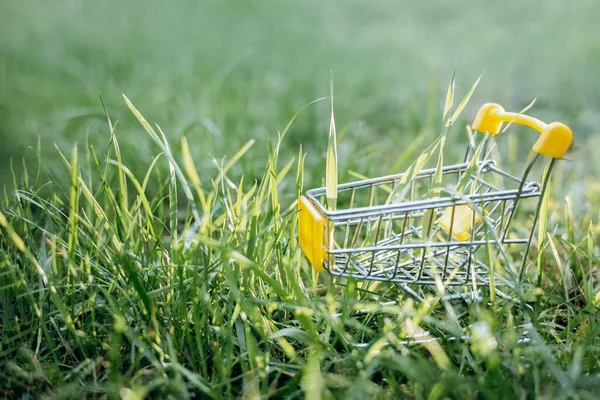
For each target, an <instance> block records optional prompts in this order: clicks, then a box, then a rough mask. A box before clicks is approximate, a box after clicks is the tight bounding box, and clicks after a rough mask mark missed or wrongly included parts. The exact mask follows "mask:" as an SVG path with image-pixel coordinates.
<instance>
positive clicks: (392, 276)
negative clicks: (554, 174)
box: [306, 157, 549, 288]
mask: <svg viewBox="0 0 600 400" xmlns="http://www.w3.org/2000/svg"><path fill="white" fill-rule="evenodd" d="M536 160H537V157H534V158H533V159H532V160H531V162H530V164H529V165H528V167H527V168H526V170H525V174H524V176H523V177H522V178H521V179H520V178H517V177H515V176H513V175H510V174H508V173H506V172H504V171H502V170H500V169H498V168H496V167H495V164H494V162H493V161H491V160H487V161H482V162H479V164H478V173H477V174H473V175H472V176H471V177H470V179H471V184H475V185H476V187H475V190H474V192H473V193H471V194H469V195H466V196H447V197H442V198H437V199H432V200H415V197H416V196H415V192H416V188H415V182H418V181H427V180H428V181H429V183H430V185H429V186H431V184H432V183H433V176H434V174H435V173H436V170H435V169H427V170H423V171H421V172H420V173H419V174H417V176H416V177H415V178H414V180H412V181H411V182H410V185H411V186H410V194H409V196H410V201H407V202H402V203H398V204H383V205H379V204H377V205H376V204H374V193H375V189H376V188H377V187H379V186H381V185H392V186H395V185H396V184H398V182H400V180H401V179H402V174H397V175H390V176H385V177H381V178H375V179H367V180H361V181H357V182H353V183H347V184H342V185H339V186H338V193H344V192H348V191H349V192H350V205H349V207H348V208H346V209H341V210H337V211H329V210H327V209H326V208H325V207H324V205H323V204H322V203H321V202H320V201H319V198H322V197H323V196H324V195H325V188H318V189H312V190H309V191H308V192H307V193H306V196H307V198H308V199H310V200H311V201H312V202H313V203H314V205H315V206H316V207H317V208H318V209H319V211H320V212H321V213H322V214H323V215H324V216H325V217H326V219H327V221H328V227H327V230H328V232H324V243H327V244H330V243H333V242H337V241H335V240H334V239H335V238H336V232H337V231H339V230H342V231H343V234H342V235H341V237H342V238H341V239H340V240H339V242H341V243H336V245H333V244H332V245H327V246H326V247H327V252H328V254H329V257H328V259H327V260H326V261H325V263H324V267H325V268H326V269H327V270H328V271H329V272H330V273H331V274H332V275H338V276H343V277H355V278H359V279H369V280H380V281H391V282H397V283H400V284H402V286H403V287H404V288H407V286H406V284H408V283H417V284H433V283H435V282H436V278H439V279H441V280H442V281H443V282H444V283H445V284H448V285H466V284H473V285H474V286H481V285H487V284H488V283H489V277H490V274H491V272H490V266H489V265H487V264H486V263H484V262H482V261H480V260H479V259H477V258H476V257H475V253H476V252H477V251H478V250H479V249H480V248H481V247H484V246H485V247H486V248H487V249H488V251H489V248H490V246H491V247H495V248H496V250H498V249H497V247H499V246H503V245H513V244H516V245H525V246H526V247H525V251H524V261H523V265H522V267H521V271H522V270H523V266H524V264H525V258H526V257H527V252H528V251H529V247H530V243H531V240H532V233H530V235H529V238H528V239H525V238H516V239H515V238H509V237H508V232H509V228H510V225H511V222H512V218H513V217H514V215H515V212H516V207H517V204H518V203H519V201H520V200H522V199H525V198H529V197H540V196H541V195H543V193H544V189H545V186H546V184H547V180H545V181H544V185H543V187H542V186H541V185H540V184H539V183H537V182H527V181H526V178H527V176H528V174H529V172H530V170H531V168H532V166H533V164H534V163H535V161H536ZM467 167H468V163H462V164H456V165H451V166H447V167H444V168H443V169H442V173H443V174H444V175H448V174H455V175H456V176H458V177H460V176H461V174H464V173H465V171H466V170H467ZM488 174H489V175H494V176H497V177H500V178H502V179H503V180H505V181H508V182H511V183H512V184H513V185H517V188H516V189H508V190H502V189H501V188H499V187H497V186H495V185H494V184H493V183H491V180H486V179H484V178H482V176H483V177H485V176H487V175H488ZM548 175H549V174H548ZM361 189H362V190H368V191H369V194H368V199H369V202H368V205H366V206H360V207H355V206H354V202H355V198H356V194H357V191H358V190H361ZM463 204H470V205H471V206H473V205H475V208H473V209H476V211H477V212H478V213H479V214H480V215H481V216H482V217H483V222H482V223H481V224H479V225H478V226H477V227H476V224H475V212H473V213H472V218H473V220H472V224H471V226H472V227H474V228H473V231H472V235H471V238H470V240H468V241H466V242H464V241H462V242H461V241H458V240H454V238H453V237H452V226H453V225H454V223H453V220H454V210H455V208H454V207H456V206H459V205H463ZM540 204H541V198H540V201H539V202H538V207H537V211H536V214H535V216H534V226H533V227H532V231H533V229H534V228H535V222H536V221H537V218H538V215H539V209H540ZM448 207H453V209H452V210H453V211H452V216H451V223H450V227H451V228H450V232H447V233H446V235H445V236H444V232H442V231H441V230H440V229H439V228H438V227H436V228H435V229H434V235H433V236H437V239H439V240H437V241H434V240H431V238H432V236H429V238H428V239H427V240H424V238H423V235H422V231H423V227H424V225H423V224H422V223H419V222H423V221H422V220H423V218H424V216H425V214H426V213H427V212H429V215H430V218H429V221H427V222H428V228H427V232H429V231H431V230H432V225H433V221H434V219H435V218H437V217H438V216H439V215H441V213H442V212H443V210H444V209H446V208H448ZM395 223H397V225H398V227H399V230H398V229H396V230H394V224H395ZM363 227H364V228H365V229H366V230H365V232H374V240H373V243H370V244H368V245H364V239H365V237H364V236H366V235H361V232H362V229H363ZM352 230H354V233H353V234H351V231H352ZM532 231H531V232H532ZM490 232H493V233H494V235H490ZM337 236H340V235H339V234H338V235H337ZM360 236H363V237H362V240H363V243H362V245H358V246H357V242H358V240H359V237H360ZM493 236H496V238H494V237H493ZM440 237H441V238H440ZM521 273H522V272H521ZM497 283H498V284H501V285H502V284H507V281H505V280H503V279H502V278H501V277H499V280H498V281H497Z"/></svg>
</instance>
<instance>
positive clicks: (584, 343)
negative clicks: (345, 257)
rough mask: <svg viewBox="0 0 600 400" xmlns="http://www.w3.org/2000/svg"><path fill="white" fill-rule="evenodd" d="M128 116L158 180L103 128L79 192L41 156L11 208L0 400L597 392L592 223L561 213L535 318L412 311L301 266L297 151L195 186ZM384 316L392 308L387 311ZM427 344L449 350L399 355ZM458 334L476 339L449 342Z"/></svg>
mask: <svg viewBox="0 0 600 400" xmlns="http://www.w3.org/2000/svg"><path fill="white" fill-rule="evenodd" d="M128 104H129V106H130V107H131V109H132V111H133V113H134V115H136V116H137V118H138V119H139V120H140V122H141V123H142V126H143V127H144V128H145V130H146V131H147V133H148V134H149V136H150V138H151V140H152V141H153V142H154V143H155V149H156V150H155V159H156V163H153V164H152V165H151V167H150V168H149V169H148V171H147V173H145V174H143V175H141V176H135V175H134V174H133V173H131V171H130V170H129V168H128V167H127V162H128V156H126V155H124V154H122V153H121V151H120V147H119V141H118V135H119V131H118V128H115V125H114V123H113V122H112V120H111V119H110V117H109V118H108V120H107V126H108V128H107V130H108V131H109V132H110V135H109V138H110V146H109V150H108V151H107V152H106V153H98V152H96V150H95V148H94V147H92V146H90V147H86V148H78V147H74V148H73V149H72V151H71V152H70V153H67V154H63V153H60V158H61V159H62V162H63V172H62V173H63V175H64V176H66V177H68V180H69V182H70V183H69V184H66V185H63V184H61V183H60V179H57V180H47V179H46V178H45V176H46V174H47V173H49V171H48V170H46V169H45V167H44V165H43V159H42V158H41V157H40V158H38V161H39V162H40V165H35V166H34V165H29V166H28V169H24V170H22V171H20V172H19V176H21V177H22V179H21V180H19V181H16V182H17V183H16V185H15V186H14V187H12V188H9V189H7V190H6V192H5V193H6V194H5V198H4V201H3V204H2V210H3V211H2V214H0V225H1V226H2V230H1V231H0V232H1V236H0V237H1V238H2V240H1V241H0V246H2V250H1V252H0V254H2V256H1V257H2V259H1V260H0V263H1V265H2V272H1V274H0V311H1V313H0V314H1V316H2V319H3V321H2V323H3V329H2V331H1V337H0V346H1V347H0V360H1V363H2V366H3V367H2V369H1V370H0V377H1V378H2V379H1V380H0V381H1V382H2V384H1V386H0V388H1V390H2V394H3V395H5V396H9V397H10V396H16V395H18V394H25V393H30V392H32V393H37V394H42V393H43V394H45V395H47V396H49V397H54V398H69V397H70V398H78V397H79V396H80V395H81V394H84V395H85V396H89V397H109V398H113V397H119V396H121V397H122V398H144V397H145V396H152V397H161V398H164V397H167V396H170V397H172V398H187V397H196V396H210V397H215V398H229V397H234V396H235V397H237V396H246V397H256V396H266V397H285V396H294V397H302V396H303V395H306V396H307V397H311V398H313V397H314V398H317V397H318V396H320V395H324V396H325V397H329V396H333V397H342V396H351V397H356V398H364V397H365V396H368V397H375V398H388V397H390V396H396V397H403V396H407V397H412V398H442V397H448V396H450V397H456V398H463V397H471V396H477V397H519V396H523V395H525V394H527V395H528V396H542V397H551V398H572V397H580V398H594V397H595V396H596V395H597V393H598V390H600V375H599V374H598V371H599V361H598V360H599V359H600V357H599V350H600V343H599V337H600V335H599V333H600V321H599V320H598V316H597V312H598V306H599V305H600V294H599V293H600V283H599V282H598V280H597V267H596V265H597V264H598V263H599V262H600V255H599V254H598V252H597V248H596V247H595V245H594V244H595V243H597V240H598V232H597V229H598V224H597V216H598V208H597V206H593V207H592V208H590V209H589V210H588V211H587V212H585V207H579V208H578V209H577V210H575V209H574V207H573V204H570V203H565V204H564V205H563V207H562V208H561V207H557V206H556V205H554V206H553V207H551V210H552V211H551V212H549V213H548V224H547V227H548V228H551V229H549V230H548V233H547V242H546V243H547V246H546V248H545V250H544V252H543V254H544V255H545V256H544V257H535V255H532V257H530V263H529V264H530V265H531V267H530V269H529V273H530V274H531V277H528V276H526V280H527V281H528V282H535V281H536V280H537V278H536V277H535V276H536V273H537V271H536V268H535V260H536V259H537V260H538V262H539V263H540V264H539V265H541V266H542V268H543V270H544V274H543V275H542V284H541V286H540V287H536V286H537V285H536V284H535V283H534V284H533V285H531V286H527V287H530V289H528V290H527V291H526V292H525V293H524V296H525V299H526V301H527V302H528V303H529V304H530V305H531V309H530V308H527V307H525V306H523V305H521V306H519V305H515V304H514V303H512V302H510V301H508V300H504V299H498V298H496V299H495V300H493V301H491V299H490V297H489V294H488V293H487V292H486V290H485V288H484V294H483V297H484V301H483V302H482V303H480V304H472V305H468V304H466V303H464V302H458V303H454V304H451V303H447V302H443V301H440V300H439V295H436V294H435V292H429V293H430V295H429V297H427V299H428V300H427V301H426V302H424V303H415V302H413V301H412V299H411V298H410V296H407V295H406V294H405V293H404V292H403V291H402V290H401V289H399V287H397V286H395V285H389V284H374V283H366V282H356V281H352V280H334V279H331V277H329V276H328V275H327V274H320V275H315V273H314V272H313V271H312V270H311V269H310V267H309V265H308V263H307V262H306V261H305V259H304V257H303V256H302V254H301V251H300V250H299V248H298V245H297V241H296V239H295V236H296V218H295V216H294V209H293V199H294V198H295V197H297V196H298V195H299V194H300V193H302V191H303V189H304V188H303V181H304V178H303V177H304V172H305V170H304V164H303V159H304V154H303V153H300V154H299V156H298V157H296V158H292V159H281V157H280V148H281V146H282V143H284V142H285V141H286V140H287V139H288V137H287V135H289V132H288V130H287V129H285V130H283V131H282V132H281V133H280V135H279V139H277V140H276V141H274V142H273V143H272V144H271V145H270V146H269V159H268V162H267V164H266V165H265V166H264V168H263V170H264V173H263V176H262V177H261V178H260V179H259V180H256V181H248V180H246V179H245V178H244V177H243V176H241V177H240V176H238V177H236V176H234V175H233V174H232V173H231V170H232V168H233V166H234V165H236V164H239V163H241V162H242V161H241V160H243V159H244V158H248V157H249V156H250V154H249V153H251V152H252V149H251V147H250V145H248V146H245V147H243V148H242V149H241V150H240V151H239V152H237V153H236V154H235V155H233V156H232V157H231V158H230V159H224V160H222V161H218V160H215V166H216V167H215V172H214V173H213V175H212V177H211V178H210V179H202V178H201V177H200V174H199V173H198V171H197V167H196V166H195V160H194V158H193V157H192V156H191V155H190V153H189V144H188V143H187V142H186V141H185V140H184V142H183V144H182V148H183V150H184V151H183V154H182V155H181V156H175V155H173V153H172V151H171V143H170V142H169V140H168V136H167V135H166V134H163V133H162V131H161V130H160V128H159V127H158V126H153V125H152V124H150V123H148V122H146V120H145V119H144V117H142V116H141V114H139V112H138V111H137V109H135V108H134V107H133V105H132V104H130V103H128ZM452 133H455V132H452V131H451V132H450V134H452ZM418 154H419V150H417V151H415V152H414V153H413V154H411V156H413V157H416V156H418ZM561 164H563V163H561ZM161 166H162V167H163V168H161ZM165 166H166V168H165ZM165 170H167V171H170V172H169V173H166V174H165V173H164V172H163V171H165ZM557 176H558V178H557V179H561V178H562V177H561V174H560V173H558V174H557ZM201 179H202V180H201ZM150 185H153V186H154V187H156V188H157V192H156V194H155V195H153V196H152V197H148V196H147V193H148V187H149V186H150ZM556 186H557V185H555V187H556ZM557 193H558V191H557V190H554V192H553V196H552V198H553V199H556V194H557ZM553 204H554V203H553ZM595 204H597V203H595ZM575 214H577V216H575ZM575 218H578V219H575ZM527 275H529V274H527ZM390 300H395V301H398V304H397V305H392V306H387V305H385V304H382V303H385V302H388V301H390ZM361 309H365V310H368V311H367V312H366V313H354V312H352V310H361ZM424 330H426V331H428V332H429V334H428V335H429V336H432V337H437V338H439V339H441V341H440V342H433V343H427V344H425V345H411V344H406V343H404V342H403V339H404V338H406V337H407V336H408V335H418V334H420V333H421V334H422V333H423V332H424ZM525 331H526V333H525ZM463 335H468V336H470V337H471V338H472V339H471V341H468V342H464V341H462V340H458V341H454V340H451V339H448V338H449V337H451V336H454V337H456V336H463ZM523 335H525V336H526V337H528V338H529V342H527V343H520V342H519V341H518V340H519V339H520V338H521V337H522V336H523ZM490 343H491V344H492V345H491V346H490Z"/></svg>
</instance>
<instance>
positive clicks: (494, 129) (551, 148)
mask: <svg viewBox="0 0 600 400" xmlns="http://www.w3.org/2000/svg"><path fill="white" fill-rule="evenodd" d="M503 122H512V123H516V124H521V125H525V126H528V127H530V128H533V129H535V130H536V131H538V132H539V133H541V135H540V137H539V138H538V140H537V141H536V142H535V144H534V145H533V151H534V152H536V153H538V154H542V155H545V156H549V157H552V158H563V157H564V156H565V154H566V153H567V151H568V150H569V147H570V146H571V142H572V140H573V133H572V132H571V129H570V128H569V127H568V126H567V125H565V124H563V123H561V122H552V123H549V124H546V123H544V122H542V121H540V120H539V119H537V118H533V117H530V116H528V115H524V114H519V113H513V112H506V111H504V108H502V106H501V105H499V104H495V103H487V104H484V105H483V106H481V108H479V112H477V116H476V117H475V120H474V121H473V125H472V126H471V127H472V128H473V130H476V131H479V132H485V133H488V134H490V135H495V134H497V133H499V132H500V129H501V128H502V123H503Z"/></svg>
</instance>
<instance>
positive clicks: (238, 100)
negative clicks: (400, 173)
mask: <svg viewBox="0 0 600 400" xmlns="http://www.w3.org/2000/svg"><path fill="white" fill-rule="evenodd" d="M597 10H598V8H597V2H595V1H592V0H580V1H577V2H570V1H553V2H547V1H527V2H522V1H510V2H472V1H466V0H460V1H453V2H436V3H433V2H395V1H385V0H376V1H368V2H365V1H355V0H351V1H344V2H341V1H337V2H335V1H332V2H322V1H312V0H308V1H302V2H291V1H227V0H226V1H191V0H177V1H171V2H168V3H166V2H162V1H157V0H144V1H141V0H137V1H127V2H120V1H98V2H83V1H75V0H71V1H67V0H62V1H52V2H50V1H39V0H29V1H26V2H25V1H3V2H1V3H0V139H1V140H2V142H1V143H2V144H1V147H0V176H2V178H0V179H6V178H7V175H8V172H9V165H10V159H11V158H13V159H14V160H15V161H16V162H17V163H18V164H20V163H21V161H20V158H21V157H22V156H24V155H27V154H29V155H33V151H32V150H28V148H29V147H34V148H35V146H36V144H37V140H38V137H39V138H40V141H41V145H42V152H43V154H44V158H43V159H44V161H45V163H46V164H47V165H48V167H49V168H50V169H51V170H55V171H59V172H60V171H62V169H61V165H60V159H59V157H58V155H57V152H56V149H55V147H54V144H57V145H58V146H59V148H60V149H62V150H63V151H67V152H69V151H70V150H71V148H72V147H73V144H74V143H78V144H79V146H84V145H85V144H86V140H88V141H89V143H90V144H93V145H94V146H96V147H97V148H99V149H101V150H98V152H99V153H100V154H101V153H102V152H103V151H104V150H105V149H106V148H107V146H108V139H109V136H108V129H107V125H106V122H105V119H104V117H103V110H102V106H101V103H100V99H99V93H102V96H103V97H104V101H105V103H106V105H107V108H108V111H109V113H110V115H111V117H112V118H113V120H118V121H119V123H118V125H117V136H118V138H119V141H120V143H121V147H122V150H123V151H124V153H125V162H126V164H127V165H129V166H130V167H131V168H132V169H134V170H135V171H136V172H138V173H139V172H142V171H144V170H145V168H146V166H147V165H148V164H149V163H150V161H151V158H152V155H154V154H156V152H157V149H155V148H154V147H153V145H152V143H151V141H150V139H149V138H148V137H147V136H146V135H145V134H144V133H143V132H142V130H141V127H140V126H139V124H137V122H135V121H134V119H133V117H132V116H131V114H130V112H129V111H128V110H127V108H126V106H125V103H124V101H123V99H122V97H121V94H122V93H125V94H126V95H127V96H128V97H129V98H130V99H131V100H132V102H133V103H134V104H135V105H136V106H137V107H138V108H139V109H140V111H141V112H142V113H143V114H144V116H145V117H146V118H147V119H148V120H149V121H151V122H156V123H158V124H160V125H161V127H162V128H163V130H164V131H165V132H166V134H167V136H168V137H169V139H170V142H171V143H172V144H173V146H174V147H176V148H177V147H178V146H179V143H180V141H179V139H180V137H182V136H184V135H185V136H187V137H188V140H189V141H190V144H191V146H192V148H193V151H194V157H195V158H196V162H197V165H199V166H202V167H203V168H205V169H206V170H209V169H214V166H213V164H212V162H211V158H210V157H209V156H208V154H209V153H210V154H214V156H215V157H217V158H221V157H223V156H226V155H229V156H231V155H232V154H234V153H235V151H237V150H238V149H239V148H240V147H241V146H242V145H243V144H244V143H245V142H246V141H248V140H249V139H251V138H254V139H256V140H257V142H258V143H257V145H255V147H254V149H253V150H252V151H251V154H252V156H251V157H250V159H249V160H246V161H243V162H242V164H241V165H242V168H243V169H244V172H245V173H247V174H250V175H258V174H260V173H262V170H263V168H264V163H259V162H257V161H258V160H263V159H266V154H267V145H266V142H267V140H269V139H274V138H276V135H277V131H278V130H281V129H283V128H284V127H285V125H286V124H287V122H288V121H289V120H290V118H291V117H292V116H293V115H294V113H295V112H296V111H298V110H299V109H300V108H301V107H302V106H303V105H305V104H306V103H308V102H310V101H311V100H314V99H316V98H319V97H322V96H326V95H328V92H329V76H330V71H331V73H332V74H333V78H334V81H335V111H336V120H337V124H338V130H339V132H340V162H341V169H344V168H353V169H357V170H359V171H360V172H362V173H368V172H371V171H372V172H373V173H376V172H384V171H385V170H386V167H387V168H389V167H390V166H391V165H393V164H394V161H395V160H396V158H397V157H398V154H400V153H401V151H402V149H403V148H404V147H405V146H406V145H408V144H409V143H410V142H411V141H412V140H413V139H414V138H415V137H416V135H417V134H418V133H419V132H423V130H424V129H425V128H426V127H427V126H429V127H433V128H437V127H438V126H439V120H440V118H439V117H440V116H439V113H440V110H441V108H442V104H443V99H444V95H445V90H446V87H447V85H448V82H449V80H450V77H451V74H452V70H453V69H454V65H455V63H458V66H457V82H458V83H457V89H456V90H457V97H462V96H463V95H464V93H466V91H467V90H468V89H469V87H470V86H471V84H472V83H473V82H474V81H475V80H476V79H477V77H478V76H479V75H480V74H481V73H483V72H484V71H485V74H484V77H483V80H482V82H481V84H480V86H479V88H478V89H477V91H476V94H475V96H474V97H473V100H472V101H471V103H470V106H469V108H467V110H466V111H465V118H472V117H473V115H474V113H475V110H476V107H478V106H479V105H480V104H481V103H482V102H486V101H494V102H499V103H502V104H503V105H505V107H506V108H507V109H512V110H518V109H520V108H521V107H523V106H525V105H526V104H528V103H529V102H530V101H531V100H532V99H533V98H534V97H535V96H538V101H537V104H536V106H535V108H534V110H533V111H532V113H533V114H534V115H536V116H539V117H540V118H542V119H548V120H564V121H565V122H567V123H568V124H570V125H571V126H572V127H573V129H574V131H575V134H576V137H577V142H576V143H577V145H578V146H579V147H580V148H581V147H586V144H588V140H590V138H592V137H593V135H594V133H596V132H597V131H598V129H597V128H596V126H598V124H600V113H599V112H598V111H597V110H598V109H599V108H598V106H599V103H600V90H599V89H600V68H598V65H599V64H600V27H599V25H598V22H597V20H598V19H597V17H598V11H597ZM432 111H433V113H432ZM328 122H329V121H328V104H327V102H326V101H323V102H320V103H318V104H317V105H315V106H312V107H310V108H308V109H306V110H305V111H303V112H302V114H301V115H300V117H299V118H298V119H297V120H296V122H295V123H294V125H293V127H292V129H291V131H290V133H289V136H288V138H287V139H286V141H285V144H286V146H287V147H286V148H287V151H288V152H289V154H294V155H295V154H297V151H298V146H299V144H300V143H302V144H303V146H304V150H305V151H306V152H307V153H308V158H307V163H308V164H307V165H308V166H309V167H310V168H309V169H310V170H311V171H315V173H316V174H317V175H322V173H321V172H320V166H322V165H323V161H324V157H323V154H324V150H325V147H326V143H327V127H328ZM427 124H429V125H427ZM456 135H457V137H459V136H460V140H462V139H463V137H464V135H463V134H462V133H461V132H456ZM531 140H533V136H532V139H531ZM373 156H375V157H377V158H376V159H377V160H378V165H376V166H372V165H371V164H372V160H373V159H374V158H373ZM361 160H363V161H361ZM369 160H370V161H369ZM308 179H309V180H311V179H312V180H313V181H314V180H316V179H317V176H315V177H310V176H309V177H308Z"/></svg>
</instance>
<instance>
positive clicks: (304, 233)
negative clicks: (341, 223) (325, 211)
mask: <svg viewBox="0 0 600 400" xmlns="http://www.w3.org/2000/svg"><path fill="white" fill-rule="evenodd" d="M326 227H327V221H326V220H325V218H323V216H322V215H321V214H319V212H318V211H317V209H316V208H315V207H314V206H313V205H312V204H311V202H310V201H309V200H308V199H307V198H306V197H304V196H302V197H300V198H299V199H298V234H299V235H298V237H299V242H300V248H301V249H302V251H303V252H304V254H305V255H306V257H307V258H308V260H309V261H310V263H311V264H312V266H313V268H314V269H315V271H317V272H321V271H322V270H323V261H325V259H326V258H327V251H326V250H325V244H324V242H323V240H324V237H325V230H326Z"/></svg>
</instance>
